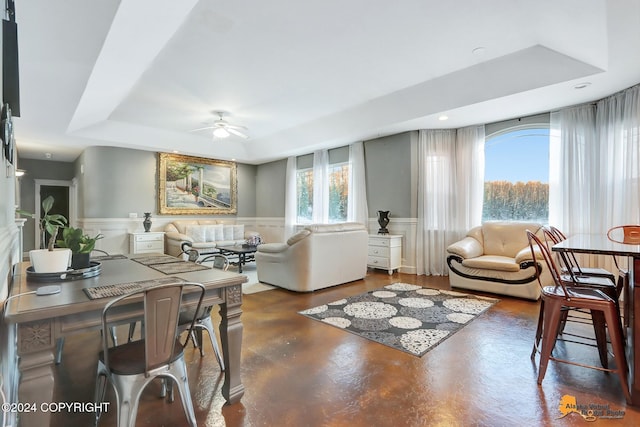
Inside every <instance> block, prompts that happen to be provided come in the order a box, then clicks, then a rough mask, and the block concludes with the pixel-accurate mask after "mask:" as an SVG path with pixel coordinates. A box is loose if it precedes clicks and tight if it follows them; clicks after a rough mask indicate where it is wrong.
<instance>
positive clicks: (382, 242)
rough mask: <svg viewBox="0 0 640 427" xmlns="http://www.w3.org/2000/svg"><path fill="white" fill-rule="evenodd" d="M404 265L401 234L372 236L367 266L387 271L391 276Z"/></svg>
mask: <svg viewBox="0 0 640 427" xmlns="http://www.w3.org/2000/svg"><path fill="white" fill-rule="evenodd" d="M401 265H402V235H401V234H370V235H369V252H368V256H367V266H368V267H371V268H380V269H385V270H387V271H388V272H389V275H391V274H393V270H397V269H399V268H400V267H401Z"/></svg>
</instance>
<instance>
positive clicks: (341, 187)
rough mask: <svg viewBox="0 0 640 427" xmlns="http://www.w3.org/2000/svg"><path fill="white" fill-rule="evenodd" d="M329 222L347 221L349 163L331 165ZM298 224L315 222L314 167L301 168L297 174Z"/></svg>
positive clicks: (329, 177)
mask: <svg viewBox="0 0 640 427" xmlns="http://www.w3.org/2000/svg"><path fill="white" fill-rule="evenodd" d="M328 172H329V176H328V179H329V183H328V184H329V206H328V218H329V222H345V221H347V212H348V199H349V163H348V162H345V163H334V164H331V165H329V171H328ZM296 195H297V201H298V203H297V214H298V215H297V221H298V224H310V223H311V222H313V209H314V206H313V169H312V168H308V169H299V170H298V171H297V174H296Z"/></svg>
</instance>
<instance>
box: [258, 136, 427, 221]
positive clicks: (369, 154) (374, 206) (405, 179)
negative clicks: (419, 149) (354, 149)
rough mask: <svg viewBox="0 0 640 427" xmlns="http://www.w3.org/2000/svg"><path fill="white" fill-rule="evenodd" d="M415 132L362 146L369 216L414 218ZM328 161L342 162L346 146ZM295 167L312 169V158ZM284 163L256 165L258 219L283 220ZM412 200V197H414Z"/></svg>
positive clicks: (281, 161)
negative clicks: (381, 212) (386, 213)
mask: <svg viewBox="0 0 640 427" xmlns="http://www.w3.org/2000/svg"><path fill="white" fill-rule="evenodd" d="M415 138H417V132H405V133H401V134H397V135H391V136H387V137H383V138H377V139H373V140H369V141H365V143H364V156H365V164H366V181H367V201H368V205H369V216H370V217H371V218H375V216H376V214H377V211H378V210H385V211H387V210H388V211H391V214H390V216H391V217H396V218H415V217H417V209H416V206H415V203H412V192H414V191H415V190H414V189H415V186H414V180H413V179H412V171H413V169H414V167H413V166H412V164H413V162H412V158H411V141H412V140H413V139H415ZM330 154H333V155H334V157H335V158H333V159H332V158H331V155H330V159H331V161H334V162H338V161H346V160H348V158H349V151H348V147H341V148H338V149H336V150H332V151H331V152H330ZM297 164H298V168H308V167H312V166H313V155H311V154H307V155H303V156H299V157H298V163H297ZM286 170H287V160H286V159H283V160H278V161H275V162H270V163H265V164H262V165H259V166H258V172H257V175H256V177H257V179H256V189H257V197H256V200H257V202H256V203H257V205H256V216H258V217H284V200H285V196H284V190H285V182H286ZM414 199H415V198H414Z"/></svg>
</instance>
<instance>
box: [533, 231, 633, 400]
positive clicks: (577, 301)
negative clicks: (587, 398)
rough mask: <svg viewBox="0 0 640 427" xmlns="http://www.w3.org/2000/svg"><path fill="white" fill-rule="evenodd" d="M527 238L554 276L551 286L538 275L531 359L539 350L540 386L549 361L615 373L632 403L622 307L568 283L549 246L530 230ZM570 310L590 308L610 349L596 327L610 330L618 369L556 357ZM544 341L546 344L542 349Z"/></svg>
mask: <svg viewBox="0 0 640 427" xmlns="http://www.w3.org/2000/svg"><path fill="white" fill-rule="evenodd" d="M527 237H528V239H529V246H530V249H531V255H532V258H533V260H534V262H536V263H537V262H540V263H544V264H546V265H547V268H548V271H549V273H550V277H551V282H550V283H543V282H542V279H541V275H540V274H537V277H538V284H539V285H540V290H541V302H540V304H541V311H540V317H539V319H538V327H537V330H536V337H535V341H534V350H533V352H532V355H531V356H532V358H534V357H535V354H536V353H537V352H538V351H537V350H538V349H539V352H540V363H539V368H538V384H542V380H543V379H544V377H545V374H546V371H547V366H548V364H549V360H553V361H556V362H560V363H566V364H570V365H575V366H581V367H585V368H591V369H596V370H601V371H606V372H615V373H616V374H617V375H618V377H619V379H620V384H621V386H622V389H623V391H624V395H625V398H626V399H627V402H628V403H630V402H631V394H630V392H629V386H628V382H627V370H628V367H627V361H626V357H625V350H624V337H623V333H622V324H621V322H620V312H619V309H618V305H617V304H616V302H615V301H614V300H613V298H611V297H610V296H608V295H606V294H605V293H604V292H602V291H601V290H600V289H595V288H593V287H585V286H581V285H580V284H579V283H576V282H570V281H568V280H566V276H565V277H563V276H562V274H561V271H560V269H559V268H558V266H557V265H556V263H555V261H554V259H553V256H552V255H551V251H550V250H549V248H548V246H547V244H546V243H545V242H543V241H541V240H540V239H539V238H538V237H537V236H536V235H535V234H534V233H532V232H531V231H529V230H527ZM567 308H578V309H586V310H589V311H590V312H591V315H592V317H593V320H594V330H595V331H596V340H597V341H598V346H600V345H602V342H603V341H604V343H605V346H606V331H605V330H604V329H599V328H597V327H596V325H600V324H602V325H603V328H604V327H606V328H607V329H608V331H609V336H610V339H611V347H612V350H613V355H614V358H615V364H616V368H615V369H611V368H608V367H597V366H590V365H587V364H583V363H578V362H575V361H573V360H567V359H561V358H558V357H555V356H553V349H554V347H555V345H556V342H557V340H558V331H559V328H560V326H561V320H562V313H563V311H564V310H566V309H567ZM603 333H604V335H603ZM540 341H542V346H541V347H540Z"/></svg>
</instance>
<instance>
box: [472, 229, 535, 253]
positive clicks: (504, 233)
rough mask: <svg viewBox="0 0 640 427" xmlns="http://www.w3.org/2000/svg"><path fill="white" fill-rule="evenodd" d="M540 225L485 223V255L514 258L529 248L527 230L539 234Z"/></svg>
mask: <svg viewBox="0 0 640 427" xmlns="http://www.w3.org/2000/svg"><path fill="white" fill-rule="evenodd" d="M539 229H540V224H536V223H529V222H504V221H496V222H485V223H484V224H483V225H482V235H483V239H484V242H483V243H484V253H485V254H486V255H500V256H505V257H511V258H514V257H515V256H516V254H517V253H518V252H519V251H520V250H521V249H522V248H526V247H527V246H529V241H528V240H527V230H531V231H533V232H537V231H538V230H539Z"/></svg>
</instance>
